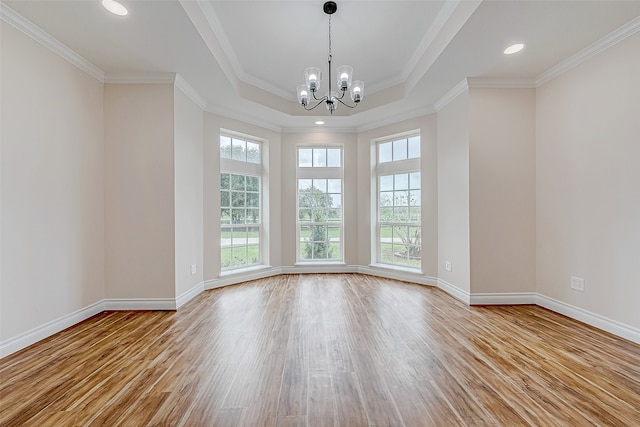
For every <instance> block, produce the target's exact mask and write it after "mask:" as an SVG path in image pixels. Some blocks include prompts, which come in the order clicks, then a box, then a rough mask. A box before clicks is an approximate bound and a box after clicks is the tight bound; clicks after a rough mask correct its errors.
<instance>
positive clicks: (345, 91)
mask: <svg viewBox="0 0 640 427" xmlns="http://www.w3.org/2000/svg"><path fill="white" fill-rule="evenodd" d="M340 90H341V91H342V95H340V98H337V97H336V99H337V100H338V101H340V100H341V99H342V98H344V94H345V93H347V90H346V89H340ZM343 104H344V102H343ZM345 105H346V104H345Z"/></svg>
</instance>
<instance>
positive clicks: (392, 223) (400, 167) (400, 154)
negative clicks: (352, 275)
mask: <svg viewBox="0 0 640 427" xmlns="http://www.w3.org/2000/svg"><path fill="white" fill-rule="evenodd" d="M376 151H377V165H376V177H375V178H376V179H375V185H376V193H377V197H376V203H377V206H376V210H375V211H376V216H377V220H376V224H377V227H376V236H377V239H376V240H377V248H376V249H377V262H378V263H380V264H389V265H395V266H402V267H407V268H417V269H419V268H420V267H421V259H422V257H421V249H422V247H421V233H422V230H421V219H422V213H421V206H422V192H421V184H420V178H421V173H420V136H419V135H412V136H409V137H402V138H395V139H392V140H386V141H382V142H378V143H377V145H376Z"/></svg>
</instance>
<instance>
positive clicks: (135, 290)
mask: <svg viewBox="0 0 640 427" xmlns="http://www.w3.org/2000/svg"><path fill="white" fill-rule="evenodd" d="M173 104H174V86H173V84H105V88H104V136H105V139H104V144H105V149H104V153H105V157H104V160H105V285H106V294H107V298H110V299H120V298H145V299H153V298H172V299H173V298H175V292H176V287H175V277H176V276H175V262H176V261H175V212H174V125H173V123H174V110H173Z"/></svg>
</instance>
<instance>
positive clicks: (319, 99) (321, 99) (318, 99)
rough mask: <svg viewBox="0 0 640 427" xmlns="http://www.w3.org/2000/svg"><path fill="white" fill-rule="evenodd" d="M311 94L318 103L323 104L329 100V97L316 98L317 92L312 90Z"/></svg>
mask: <svg viewBox="0 0 640 427" xmlns="http://www.w3.org/2000/svg"><path fill="white" fill-rule="evenodd" d="M311 94H312V95H313V99H315V100H316V101H320V102H322V101H326V100H327V99H329V98H328V97H327V95H325V96H323V97H322V98H316V91H315V90H312V91H311Z"/></svg>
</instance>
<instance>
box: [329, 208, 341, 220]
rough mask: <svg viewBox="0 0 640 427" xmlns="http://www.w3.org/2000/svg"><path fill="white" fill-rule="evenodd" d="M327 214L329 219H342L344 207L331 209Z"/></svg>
mask: <svg viewBox="0 0 640 427" xmlns="http://www.w3.org/2000/svg"><path fill="white" fill-rule="evenodd" d="M327 215H328V218H327V220H329V221H332V222H335V221H342V209H329V210H328V211H327Z"/></svg>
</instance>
